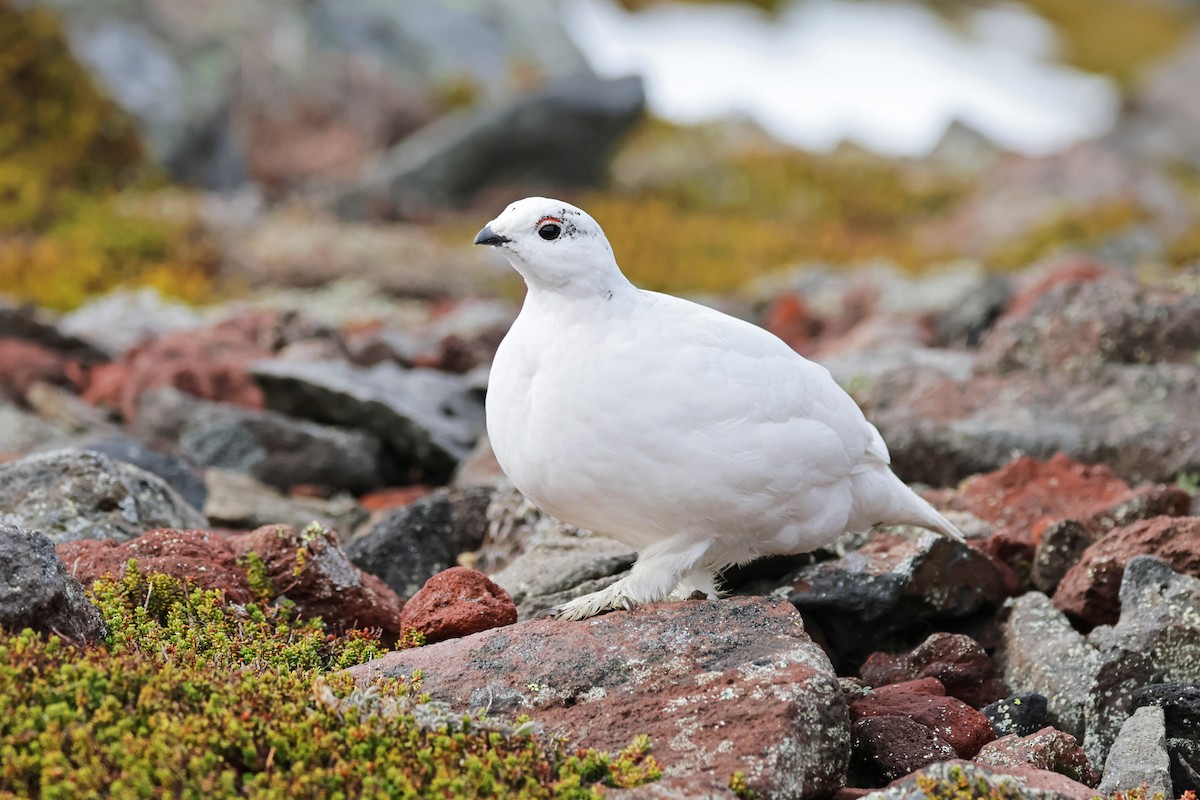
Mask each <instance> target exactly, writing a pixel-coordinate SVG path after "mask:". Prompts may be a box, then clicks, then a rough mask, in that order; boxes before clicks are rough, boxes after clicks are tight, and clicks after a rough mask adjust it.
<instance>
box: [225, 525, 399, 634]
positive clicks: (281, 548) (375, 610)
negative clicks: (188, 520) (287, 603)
mask: <svg viewBox="0 0 1200 800" xmlns="http://www.w3.org/2000/svg"><path fill="white" fill-rule="evenodd" d="M230 545H231V547H232V548H233V552H234V553H235V555H237V556H238V557H240V558H242V559H246V558H248V557H249V556H250V554H251V553H253V554H254V555H255V556H257V557H258V559H260V560H261V562H262V564H263V568H264V575H263V577H265V579H266V580H267V581H268V582H269V583H270V587H271V595H272V597H274V598H279V597H286V598H287V599H288V600H291V601H292V602H293V603H295V604H296V610H297V611H298V612H300V614H301V615H302V616H304V617H321V618H322V619H323V620H325V624H326V626H327V628H328V629H329V630H330V631H331V632H333V633H343V632H345V631H349V630H355V629H372V630H375V631H377V632H378V633H379V634H380V638H382V639H383V641H384V642H385V643H388V644H391V643H394V642H396V641H397V640H398V639H399V637H400V634H401V632H402V630H403V629H402V627H401V624H400V613H401V609H402V607H403V605H404V601H403V600H401V599H400V598H399V597H397V596H396V593H395V592H393V591H392V590H391V589H389V588H388V587H387V585H386V584H384V582H383V581H381V580H379V579H378V578H376V577H375V576H373V575H368V574H367V573H365V572H363V571H362V570H360V569H359V568H358V567H356V566H354V564H352V563H350V559H349V558H347V557H346V554H345V553H344V552H343V551H342V549H341V543H340V541H339V540H338V536H337V534H336V533H334V532H333V531H331V530H329V529H328V528H324V527H322V526H321V525H319V524H316V523H313V524H310V525H308V526H306V527H304V528H294V527H292V526H290V525H266V526H264V527H262V528H259V529H258V530H255V531H251V532H250V533H244V534H241V535H238V536H234V537H232V538H231V539H230Z"/></svg>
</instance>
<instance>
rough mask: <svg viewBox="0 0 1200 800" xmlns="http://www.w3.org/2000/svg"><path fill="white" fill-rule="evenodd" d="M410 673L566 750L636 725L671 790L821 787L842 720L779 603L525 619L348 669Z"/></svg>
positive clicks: (456, 702)
mask: <svg viewBox="0 0 1200 800" xmlns="http://www.w3.org/2000/svg"><path fill="white" fill-rule="evenodd" d="M417 669H420V670H422V671H423V672H424V674H425V676H426V677H425V679H424V683H423V685H422V689H423V691H425V692H428V693H429V694H430V695H432V696H433V698H434V699H435V700H442V701H444V702H447V703H449V704H450V705H451V707H452V708H455V709H458V710H466V709H474V708H481V707H487V708H489V709H490V713H491V714H492V715H493V716H499V717H502V718H503V717H510V718H511V717H513V716H516V715H518V714H523V713H528V714H529V715H530V716H532V717H533V718H534V719H536V720H538V722H540V723H542V724H543V725H544V726H545V727H546V729H547V731H548V732H551V733H559V732H567V731H570V733H571V738H572V742H573V744H574V745H577V746H580V747H596V748H598V749H601V750H606V751H612V750H616V749H619V748H621V747H623V746H625V744H627V743H628V742H629V741H630V740H631V739H632V738H633V737H634V736H635V735H638V734H646V735H648V736H649V737H650V739H651V741H652V742H653V743H654V752H655V755H656V756H657V757H658V758H659V760H660V762H661V763H662V765H663V768H664V773H665V774H664V778H665V779H666V780H668V781H671V782H674V787H673V788H675V789H676V790H677V791H678V794H677V795H676V796H679V797H694V796H713V795H712V793H713V791H714V785H715V786H721V785H728V781H729V777H730V775H732V774H733V773H734V772H735V771H741V772H743V773H744V774H745V776H746V781H747V783H748V785H749V788H750V789H752V790H754V791H755V792H757V793H758V794H759V795H760V796H765V797H772V798H780V800H784V799H785V798H795V799H797V800H799V799H800V798H816V797H822V796H827V795H829V794H831V793H832V792H833V791H834V790H836V789H837V788H839V787H840V786H841V785H842V782H843V780H844V778H845V770H846V762H847V757H848V754H849V747H850V735H849V727H850V721H849V715H848V712H847V709H846V705H845V700H844V699H843V696H842V691H841V688H840V686H839V684H838V679H837V676H836V675H835V673H834V671H833V668H832V666H831V665H830V663H829V659H828V658H827V657H826V656H825V654H824V652H823V651H822V650H821V648H820V647H819V646H817V645H816V644H814V643H813V641H812V640H811V639H810V638H809V637H808V635H807V634H806V633H805V631H804V628H803V625H802V623H801V619H800V617H799V615H798V614H797V613H796V611H795V609H793V608H791V607H790V606H789V605H788V604H787V603H785V602H783V601H781V600H769V599H764V598H749V597H739V598H732V599H729V600H722V601H718V602H708V601H690V602H683V603H665V604H659V605H651V606H644V607H642V608H638V609H635V610H633V611H631V612H617V613H613V614H606V615H603V616H599V617H595V618H592V619H589V620H584V621H582V622H561V621H557V620H533V621H530V622H524V623H517V624H516V625H511V626H508V627H505V628H498V629H493V630H488V631H484V632H482V633H477V634H474V635H472V636H467V637H464V638H461V639H453V640H450V641H446V642H440V643H438V644H434V645H429V646H427V647H422V648H417V649H412V650H405V651H397V652H394V653H389V654H388V655H386V656H385V657H383V658H381V659H377V660H376V661H372V662H369V663H367V664H363V665H361V666H358V667H355V668H353V669H351V670H349V672H350V674H351V675H353V676H354V677H355V679H356V680H358V681H361V682H363V683H367V682H370V681H373V680H375V679H376V678H378V677H379V676H399V675H405V676H408V675H412V673H413V672H414V671H415V670H417ZM696 783H698V784H700V785H699V787H697V789H696V791H695V792H694V793H693V792H692V791H691V790H690V786H692V785H695V784H696ZM633 796H636V797H641V796H642V795H638V794H635V795H633ZM668 796H669V795H668ZM717 796H720V795H717Z"/></svg>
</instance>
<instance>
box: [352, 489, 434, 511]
mask: <svg viewBox="0 0 1200 800" xmlns="http://www.w3.org/2000/svg"><path fill="white" fill-rule="evenodd" d="M431 491H433V488H432V487H430V486H426V485H424V484H420V483H418V484H416V485H414V486H396V487H392V488H389V489H377V490H375V491H373V492H367V493H366V494H364V495H363V496H362V497H360V498H358V504H359V505H360V506H362V507H363V508H365V509H366V510H367V511H390V510H391V509H393V508H405V507H407V506H411V505H412V504H413V501H415V500H419V499H421V498H422V497H424V496H425V495H427V494H429V493H430V492H431Z"/></svg>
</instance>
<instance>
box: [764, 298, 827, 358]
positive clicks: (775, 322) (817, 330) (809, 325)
mask: <svg viewBox="0 0 1200 800" xmlns="http://www.w3.org/2000/svg"><path fill="white" fill-rule="evenodd" d="M763 327H764V328H766V329H767V330H769V331H770V332H771V333H773V334H775V335H776V336H778V337H779V338H780V339H783V341H785V342H787V344H788V346H789V347H791V348H792V349H793V350H795V351H796V352H798V353H804V354H811V353H813V352H814V351H815V350H816V342H817V339H818V338H820V336H821V331H822V330H823V329H824V327H825V326H824V323H823V322H822V321H821V320H820V319H818V318H816V317H815V316H813V314H812V312H811V311H809V309H808V304H807V303H805V302H804V297H803V296H801V295H799V294H794V293H790V292H789V293H787V294H781V295H779V296H778V297H776V298H775V299H774V300H773V301H772V302H771V305H770V306H769V307H768V308H767V311H766V314H764V315H763Z"/></svg>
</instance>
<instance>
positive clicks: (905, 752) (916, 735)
mask: <svg viewBox="0 0 1200 800" xmlns="http://www.w3.org/2000/svg"><path fill="white" fill-rule="evenodd" d="M850 733H851V739H852V750H851V769H852V771H853V772H852V774H854V775H855V776H856V777H858V780H859V781H864V782H869V783H870V784H871V785H876V786H877V785H881V784H883V783H887V782H888V781H894V780H896V779H897V778H902V777H904V776H905V775H908V774H909V773H912V772H915V771H917V770H919V769H920V768H921V767H924V766H928V765H929V764H933V763H935V762H938V761H949V760H950V759H953V758H955V757H956V755H957V754H956V753H955V752H954V748H953V747H951V746H950V745H949V744H948V743H946V742H945V741H943V740H942V738H941V737H940V736H938V734H937V732H936V731H935V730H934V729H932V728H930V727H928V726H926V725H922V724H921V723H919V722H917V721H916V720H914V719H910V718H908V717H902V716H887V717H863V718H862V719H858V720H855V721H854V724H853V725H851V726H850ZM855 785H856V786H857V785H860V784H859V783H858V782H857V781H856V782H855Z"/></svg>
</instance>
